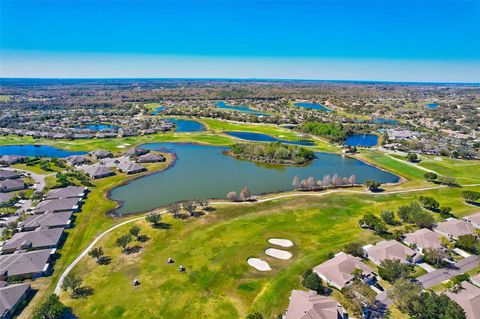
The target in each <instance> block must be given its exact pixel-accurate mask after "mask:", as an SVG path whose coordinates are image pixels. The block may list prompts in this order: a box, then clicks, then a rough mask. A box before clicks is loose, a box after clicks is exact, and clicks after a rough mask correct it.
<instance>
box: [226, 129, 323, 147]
mask: <svg viewBox="0 0 480 319" xmlns="http://www.w3.org/2000/svg"><path fill="white" fill-rule="evenodd" d="M225 134H227V135H230V136H233V137H236V138H239V139H242V140H246V141H254V142H282V143H285V144H295V145H305V146H312V145H315V143H314V142H313V141H308V140H304V141H288V140H282V139H278V138H276V137H273V136H270V135H267V134H261V133H252V132H233V131H232V132H225Z"/></svg>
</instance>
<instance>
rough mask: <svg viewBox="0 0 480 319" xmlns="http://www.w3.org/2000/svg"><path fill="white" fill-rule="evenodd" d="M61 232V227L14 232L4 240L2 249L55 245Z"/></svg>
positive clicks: (10, 249)
mask: <svg viewBox="0 0 480 319" xmlns="http://www.w3.org/2000/svg"><path fill="white" fill-rule="evenodd" d="M62 233H63V228H53V229H39V230H35V231H28V232H20V233H16V234H15V235H13V237H12V238H10V239H9V240H7V241H6V242H5V244H4V245H3V247H2V251H12V250H21V249H32V248H44V247H56V246H57V245H58V243H59V242H60V238H61V237H62Z"/></svg>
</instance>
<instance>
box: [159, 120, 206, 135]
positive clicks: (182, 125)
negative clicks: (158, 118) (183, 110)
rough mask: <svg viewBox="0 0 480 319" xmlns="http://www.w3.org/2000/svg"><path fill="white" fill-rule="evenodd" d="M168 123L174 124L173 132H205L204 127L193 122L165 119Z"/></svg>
mask: <svg viewBox="0 0 480 319" xmlns="http://www.w3.org/2000/svg"><path fill="white" fill-rule="evenodd" d="M165 120H167V121H168V122H171V123H175V125H176V128H175V132H179V133H190V132H202V131H205V130H206V127H205V125H203V124H202V123H200V122H198V121H194V120H185V119H176V118H167V119H165Z"/></svg>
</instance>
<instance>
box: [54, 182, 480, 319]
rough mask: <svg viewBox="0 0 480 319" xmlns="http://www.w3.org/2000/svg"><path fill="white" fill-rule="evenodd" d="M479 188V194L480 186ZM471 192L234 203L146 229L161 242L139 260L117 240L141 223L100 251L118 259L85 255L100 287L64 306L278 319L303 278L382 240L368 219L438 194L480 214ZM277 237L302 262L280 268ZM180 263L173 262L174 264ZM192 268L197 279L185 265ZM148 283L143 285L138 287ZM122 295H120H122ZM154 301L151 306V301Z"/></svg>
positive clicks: (80, 311) (84, 314) (108, 313)
mask: <svg viewBox="0 0 480 319" xmlns="http://www.w3.org/2000/svg"><path fill="white" fill-rule="evenodd" d="M476 189H479V188H478V187H477V188H476ZM461 191H462V189H458V188H443V189H438V190H430V191H424V192H413V193H402V194H390V195H381V194H377V195H373V194H348V193H341V192H337V193H333V194H327V195H324V196H321V197H317V198H316V197H297V198H289V199H279V200H274V201H271V202H265V203H257V204H251V205H245V206H238V205H224V206H221V207H218V208H217V209H216V210H215V211H214V212H212V213H209V215H207V216H204V217H201V218H198V219H190V220H186V221H184V220H173V219H171V218H170V217H167V218H165V220H164V221H165V222H168V223H171V224H172V226H171V229H168V230H166V229H152V228H151V227H150V226H149V225H147V224H146V223H145V222H144V221H140V222H137V224H138V225H139V226H140V227H141V228H142V231H143V232H144V233H146V234H147V235H148V236H150V237H151V239H150V241H148V242H147V243H146V244H141V245H143V246H144V250H143V251H142V252H141V253H140V254H138V255H130V256H125V255H121V254H120V248H118V247H116V245H115V240H116V238H117V237H119V236H120V235H123V234H125V233H127V232H128V229H129V228H130V227H131V226H132V225H133V224H130V225H125V226H122V227H120V228H119V229H117V230H115V231H114V232H113V233H111V234H109V235H107V236H106V237H105V238H104V239H102V240H101V241H100V243H99V244H98V246H101V247H103V248H104V250H105V253H106V255H109V256H112V258H113V260H112V263H111V264H110V265H108V266H99V265H97V264H96V263H95V262H94V261H93V260H92V259H91V258H90V257H86V258H84V259H83V260H82V261H81V263H80V264H79V265H78V266H77V267H76V268H75V269H74V272H75V273H76V274H78V275H79V276H81V277H82V278H84V283H85V284H86V285H90V286H92V287H93V288H94V289H95V293H94V295H93V296H91V297H89V298H88V299H86V300H83V299H82V300H71V299H70V298H69V297H68V296H67V295H66V294H64V293H62V300H63V301H64V302H65V303H66V304H67V305H68V306H71V307H72V308H73V310H74V313H76V314H77V315H79V316H80V317H81V318H99V317H108V318H130V317H135V316H136V317H142V318H185V317H192V318H193V317H195V318H241V317H243V316H245V314H247V313H249V312H252V311H260V312H262V313H263V314H264V315H265V316H266V318H276V316H277V315H278V314H280V313H283V312H284V311H285V308H286V306H287V304H288V296H289V294H290V290H291V289H295V288H300V276H301V274H302V273H303V272H304V270H305V269H307V268H310V267H313V266H315V265H317V264H319V263H321V262H323V261H325V260H326V259H327V258H328V257H327V255H328V253H330V252H334V253H336V252H338V251H339V250H341V248H342V247H343V246H344V245H345V244H346V243H348V242H352V241H357V242H360V243H373V242H375V241H379V240H380V238H379V237H376V236H374V235H373V234H372V233H371V232H369V231H366V230H362V229H361V228H360V227H359V226H358V224H357V221H358V219H359V218H360V217H361V216H362V215H363V214H365V213H369V212H374V213H377V214H379V213H380V212H381V211H383V210H387V209H388V210H396V209H397V208H398V207H399V206H400V205H404V204H407V203H409V202H410V201H412V200H415V198H416V197H417V196H420V195H422V196H431V197H434V198H436V199H438V200H439V202H440V204H441V205H442V206H450V207H452V208H453V212H454V213H455V214H456V215H457V216H463V215H466V214H469V213H472V212H474V211H475V209H476V208H475V207H471V206H469V205H466V204H464V202H463V201H462V200H461ZM271 237H280V238H287V239H291V240H293V241H294V243H295V246H294V247H293V248H291V249H288V250H290V251H291V252H292V253H293V255H294V257H293V258H292V259H291V260H289V261H279V260H276V259H274V258H271V257H268V256H266V255H265V254H264V250H265V249H266V248H268V247H269V246H270V245H269V244H268V242H267V240H268V239H269V238H271ZM169 257H172V258H174V259H175V261H176V263H175V264H174V265H168V264H167V263H166V260H167V258H169ZM249 257H259V258H262V259H264V260H266V261H267V262H269V263H270V265H271V266H272V268H273V271H271V272H266V273H261V272H258V271H256V270H254V269H253V268H251V267H249V266H248V265H247V263H246V259H247V258H249ZM179 265H184V266H186V267H187V273H185V274H181V273H179V272H178V270H177V267H178V266H179ZM134 278H138V279H139V280H140V281H141V285H140V286H139V287H133V286H132V283H131V282H132V280H133V279H134ZM119 291H121V292H122V293H121V294H119V293H118V292H119ZM145 300H148V303H146V302H145Z"/></svg>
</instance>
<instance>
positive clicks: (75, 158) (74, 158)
mask: <svg viewBox="0 0 480 319" xmlns="http://www.w3.org/2000/svg"><path fill="white" fill-rule="evenodd" d="M65 160H66V161H67V163H68V164H70V165H72V166H78V165H83V164H87V163H88V159H87V158H86V157H85V156H83V155H71V156H69V157H67V158H66V159H65Z"/></svg>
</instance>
